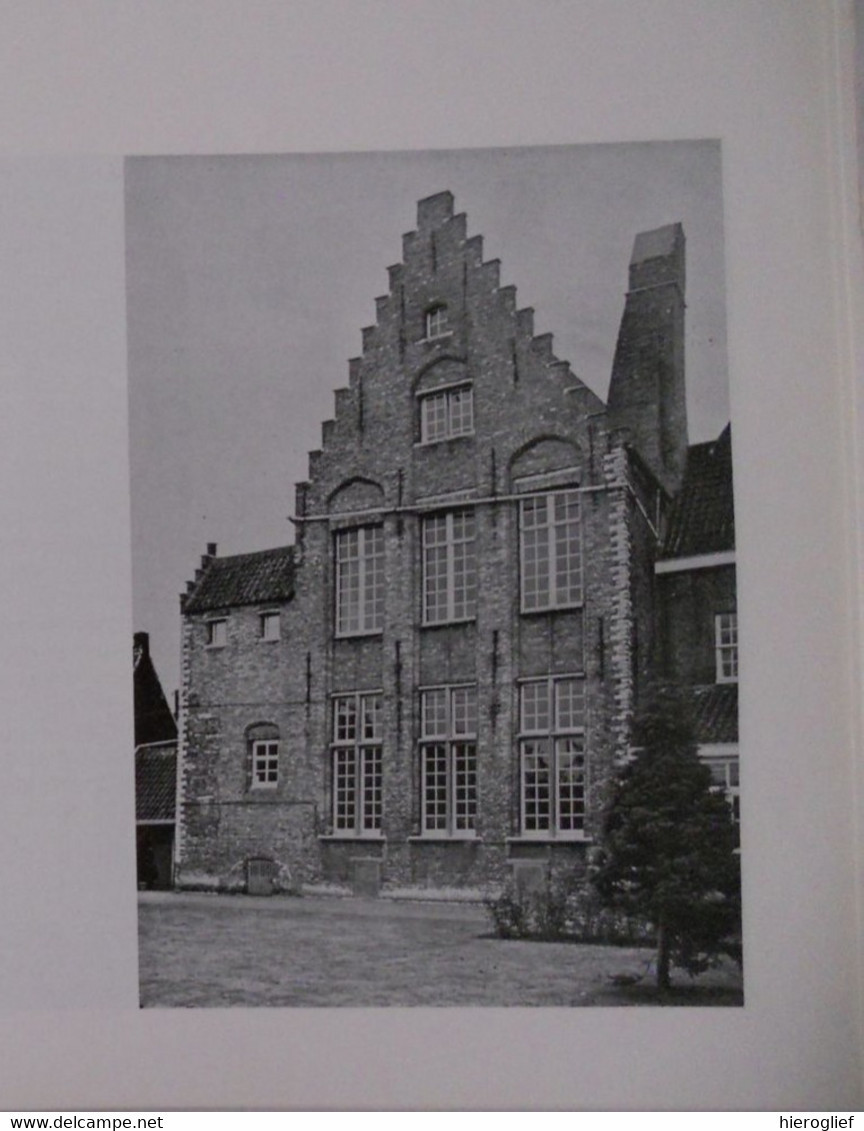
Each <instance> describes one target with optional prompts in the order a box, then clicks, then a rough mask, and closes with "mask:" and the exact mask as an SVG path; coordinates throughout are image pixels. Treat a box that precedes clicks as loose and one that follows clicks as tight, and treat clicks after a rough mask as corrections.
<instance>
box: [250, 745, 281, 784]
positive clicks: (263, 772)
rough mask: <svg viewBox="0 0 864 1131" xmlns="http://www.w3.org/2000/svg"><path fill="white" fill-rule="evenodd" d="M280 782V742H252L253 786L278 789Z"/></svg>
mask: <svg viewBox="0 0 864 1131" xmlns="http://www.w3.org/2000/svg"><path fill="white" fill-rule="evenodd" d="M278 784H279V743H278V742H253V743H252V788H253V789H276V787H277V786H278Z"/></svg>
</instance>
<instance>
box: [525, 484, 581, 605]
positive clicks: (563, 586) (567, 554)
mask: <svg viewBox="0 0 864 1131" xmlns="http://www.w3.org/2000/svg"><path fill="white" fill-rule="evenodd" d="M519 512H520V513H519V533H520V558H521V562H520V564H521V579H522V585H521V590H522V591H521V604H522V612H523V613H529V612H537V611H540V610H543V609H557V608H564V607H567V606H574V605H579V604H581V602H582V516H581V508H580V497H579V492H578V491H555V492H552V493H550V494H545V495H532V496H530V497H528V498H526V499H523V500H522V501H521V503H520V508H519Z"/></svg>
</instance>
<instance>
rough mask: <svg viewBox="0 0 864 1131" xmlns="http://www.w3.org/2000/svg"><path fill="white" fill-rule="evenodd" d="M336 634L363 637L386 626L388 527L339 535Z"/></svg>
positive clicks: (376, 527)
mask: <svg viewBox="0 0 864 1131" xmlns="http://www.w3.org/2000/svg"><path fill="white" fill-rule="evenodd" d="M335 541H336V546H335V557H336V635H337V636H361V635H363V634H365V633H372V632H380V631H381V630H382V628H383V627H384V528H383V527H382V526H361V527H358V528H357V529H354V530H340V531H338V532H337V534H336V539H335Z"/></svg>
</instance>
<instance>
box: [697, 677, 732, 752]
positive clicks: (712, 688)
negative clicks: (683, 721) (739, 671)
mask: <svg viewBox="0 0 864 1131" xmlns="http://www.w3.org/2000/svg"><path fill="white" fill-rule="evenodd" d="M693 693H694V698H695V701H696V708H695V712H694V724H695V730H696V741H697V742H698V743H699V744H700V745H702V744H705V743H714V742H737V741H738V684H737V683H712V684H709V685H707V686H705V687H694V689H693Z"/></svg>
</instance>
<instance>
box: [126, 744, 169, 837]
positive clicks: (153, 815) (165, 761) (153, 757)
mask: <svg viewBox="0 0 864 1131" xmlns="http://www.w3.org/2000/svg"><path fill="white" fill-rule="evenodd" d="M176 793H177V744H176V743H173V742H172V743H161V744H159V745H158V746H139V747H138V749H137V750H136V751H135V818H136V820H138V821H173V820H174V811H175V797H176Z"/></svg>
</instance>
